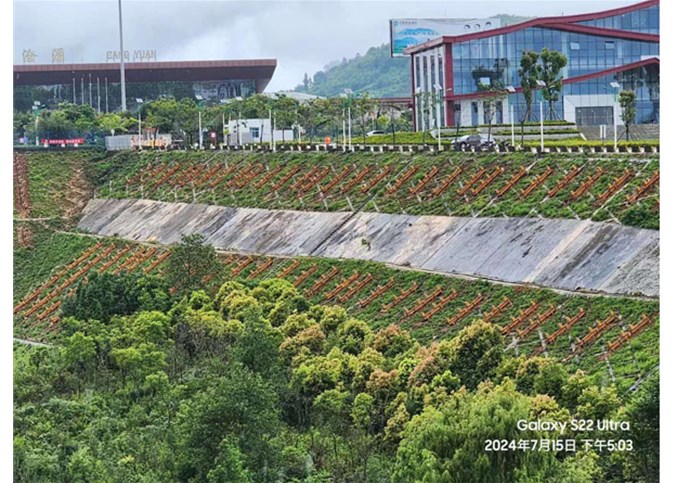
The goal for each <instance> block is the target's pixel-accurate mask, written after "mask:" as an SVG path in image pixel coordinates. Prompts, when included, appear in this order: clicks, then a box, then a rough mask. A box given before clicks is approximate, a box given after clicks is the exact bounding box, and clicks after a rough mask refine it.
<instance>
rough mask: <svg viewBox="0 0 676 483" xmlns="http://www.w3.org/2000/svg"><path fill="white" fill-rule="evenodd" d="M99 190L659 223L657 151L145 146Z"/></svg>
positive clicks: (203, 199)
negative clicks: (156, 149) (157, 149)
mask: <svg viewBox="0 0 676 483" xmlns="http://www.w3.org/2000/svg"><path fill="white" fill-rule="evenodd" d="M122 159H123V158H120V160H119V161H120V164H119V168H120V169H118V170H116V171H114V172H110V171H108V172H105V173H104V174H103V175H102V176H101V177H100V181H101V184H100V188H99V190H98V196H100V197H105V198H146V199H153V200H159V201H182V202H188V203H207V204H218V205H223V206H239V207H257V208H267V209H292V210H313V211H374V212H381V213H400V214H412V215H445V216H482V217H503V216H508V217H545V218H573V219H591V220H594V221H610V222H613V223H621V224H626V225H631V226H638V227H642V228H651V229H657V228H659V194H658V191H659V190H658V188H659V157H658V155H641V156H637V155H614V156H606V157H601V156H592V155H576V154H556V155H555V154H552V155H547V156H544V157H536V156H534V155H531V154H525V153H516V154H470V153H442V154H440V155H429V154H426V155H423V154H413V155H407V154H401V153H373V154H372V153H350V154H342V153H341V154H336V153H321V154H320V153H316V154H315V153H263V154H259V153H227V152H215V153H213V152H211V153H202V154H200V153H188V154H184V153H161V154H157V153H151V154H128V155H126V157H124V160H123V161H122Z"/></svg>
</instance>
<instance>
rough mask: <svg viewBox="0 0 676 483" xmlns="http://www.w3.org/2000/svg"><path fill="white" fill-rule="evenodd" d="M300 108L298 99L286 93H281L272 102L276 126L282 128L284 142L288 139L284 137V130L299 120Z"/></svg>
mask: <svg viewBox="0 0 676 483" xmlns="http://www.w3.org/2000/svg"><path fill="white" fill-rule="evenodd" d="M298 108H299V104H298V101H297V100H295V99H293V98H292V97H289V96H286V95H284V94H280V95H279V96H278V97H277V98H276V99H275V100H274V101H273V102H272V109H273V110H274V118H275V119H274V121H275V126H276V128H277V129H281V130H282V142H284V141H286V139H285V138H284V130H285V129H288V128H291V127H293V125H294V124H295V123H296V121H297V118H298Z"/></svg>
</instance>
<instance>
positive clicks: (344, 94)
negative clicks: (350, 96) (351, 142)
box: [340, 92, 347, 152]
mask: <svg viewBox="0 0 676 483" xmlns="http://www.w3.org/2000/svg"><path fill="white" fill-rule="evenodd" d="M340 97H342V98H343V99H345V103H344V104H343V152H345V149H346V147H345V142H346V140H347V137H346V135H345V105H346V104H347V94H346V93H345V92H343V93H341V94H340Z"/></svg>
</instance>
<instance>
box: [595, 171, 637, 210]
mask: <svg viewBox="0 0 676 483" xmlns="http://www.w3.org/2000/svg"><path fill="white" fill-rule="evenodd" d="M633 176H634V173H632V171H631V170H630V169H628V168H627V169H625V170H624V173H623V174H622V176H620V177H619V178H615V179H614V180H613V182H612V183H610V184H609V185H608V189H606V190H605V191H604V192H603V193H601V194H600V195H599V197H598V201H599V203H605V202H606V201H608V198H610V197H611V196H613V195H614V194H615V193H617V192H618V191H619V190H620V189H621V188H622V187H623V186H624V185H625V184H627V181H629V180H630V179H631V178H632V177H633Z"/></svg>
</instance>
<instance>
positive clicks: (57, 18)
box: [13, 0, 632, 90]
mask: <svg viewBox="0 0 676 483" xmlns="http://www.w3.org/2000/svg"><path fill="white" fill-rule="evenodd" d="M628 3H632V2H627V1H600V2H599V1H594V2H590V1H586V2H585V1H568V2H563V1H549V2H542V1H537V2H535V1H515V2H504V1H502V2H496V1H492V2H488V1H481V2H477V1H456V2H448V1H424V2H416V1H389V0H388V1H386V0H382V1H379V0H374V1H364V2H356V1H322V0H312V1H286V0H277V1H270V0H267V1H251V0H248V1H244V0H242V1H225V0H223V1H204V0H180V1H179V0H169V1H166V0H165V1H162V2H159V1H130V0H124V1H123V2H122V9H123V18H124V41H125V49H126V50H129V51H132V50H145V49H156V51H157V60H159V61H172V60H217V59H247V58H275V59H278V68H277V71H276V73H275V76H274V78H273V80H272V82H271V83H270V85H269V86H268V90H278V89H290V88H293V87H294V86H296V85H297V84H299V83H300V82H301V80H302V78H303V74H304V73H305V72H307V73H308V74H310V75H312V74H314V73H315V72H316V71H318V70H321V69H322V68H323V66H324V65H326V64H328V63H329V62H331V61H333V60H337V59H342V58H343V57H348V58H350V57H353V56H354V55H355V54H356V53H357V52H359V53H362V54H363V53H364V52H366V50H368V48H369V47H372V46H376V45H381V44H383V43H387V42H389V23H388V20H389V19H391V18H402V17H403V18H405V17H432V18H442V17H450V18H459V17H464V18H467V17H487V16H491V15H494V14H497V13H510V14H521V15H559V14H561V13H563V12H565V13H566V14H571V13H578V12H590V11H598V10H604V9H607V8H614V7H618V6H622V5H627V4H628ZM57 47H62V48H63V49H64V51H65V61H66V62H74V63H78V62H105V61H106V52H107V51H109V50H118V49H119V36H118V2H117V1H116V0H88V1H63V0H40V1H34V0H16V1H15V2H14V49H13V53H14V62H15V63H21V61H22V52H23V49H29V48H30V49H32V50H33V51H35V52H36V53H37V54H38V58H37V63H46V64H49V63H51V51H52V49H53V48H57Z"/></svg>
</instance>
